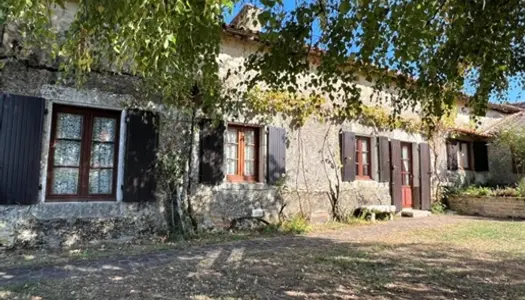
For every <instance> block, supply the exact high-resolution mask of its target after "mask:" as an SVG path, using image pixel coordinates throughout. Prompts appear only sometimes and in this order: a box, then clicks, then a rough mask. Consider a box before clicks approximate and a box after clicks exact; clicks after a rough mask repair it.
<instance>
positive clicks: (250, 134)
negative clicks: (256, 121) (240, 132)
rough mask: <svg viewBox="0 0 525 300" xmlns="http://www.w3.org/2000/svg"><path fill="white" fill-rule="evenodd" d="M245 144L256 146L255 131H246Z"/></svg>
mask: <svg viewBox="0 0 525 300" xmlns="http://www.w3.org/2000/svg"><path fill="white" fill-rule="evenodd" d="M244 143H245V144H246V145H254V144H255V131H254V130H250V129H245V130H244Z"/></svg>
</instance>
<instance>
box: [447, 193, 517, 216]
mask: <svg viewBox="0 0 525 300" xmlns="http://www.w3.org/2000/svg"><path fill="white" fill-rule="evenodd" d="M448 201H449V205H450V209H452V210H455V211H457V212H459V213H462V214H466V215H479V216H486V217H497V218H520V219H521V218H525V198H522V197H516V198H515V197H474V196H454V197H450V198H449V200H448Z"/></svg>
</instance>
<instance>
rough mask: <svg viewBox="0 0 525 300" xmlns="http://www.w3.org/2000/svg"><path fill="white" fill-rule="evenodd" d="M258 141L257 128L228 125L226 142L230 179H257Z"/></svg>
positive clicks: (251, 180)
mask: <svg viewBox="0 0 525 300" xmlns="http://www.w3.org/2000/svg"><path fill="white" fill-rule="evenodd" d="M258 141H259V132H258V129H257V128H253V127H242V126H228V133H227V137H226V144H225V147H226V149H225V152H226V166H227V167H226V169H227V172H226V173H227V178H228V180H230V181H234V182H241V181H248V182H255V181H257V171H258V170H257V165H258V151H257V150H258V144H259V143H258Z"/></svg>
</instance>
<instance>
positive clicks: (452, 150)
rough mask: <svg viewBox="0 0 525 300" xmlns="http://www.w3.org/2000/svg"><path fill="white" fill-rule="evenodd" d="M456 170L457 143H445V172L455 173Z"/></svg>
mask: <svg viewBox="0 0 525 300" xmlns="http://www.w3.org/2000/svg"><path fill="white" fill-rule="evenodd" d="M457 169H458V143H457V142H456V141H451V140H449V141H447V170H451V171H456V170H457Z"/></svg>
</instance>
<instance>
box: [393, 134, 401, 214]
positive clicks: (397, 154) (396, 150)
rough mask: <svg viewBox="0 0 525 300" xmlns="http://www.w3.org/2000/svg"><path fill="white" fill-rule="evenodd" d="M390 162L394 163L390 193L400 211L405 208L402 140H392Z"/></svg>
mask: <svg viewBox="0 0 525 300" xmlns="http://www.w3.org/2000/svg"><path fill="white" fill-rule="evenodd" d="M390 154H391V156H390V162H391V164H392V175H391V178H392V184H391V188H390V194H391V196H392V204H393V205H395V206H396V209H397V210H398V211H399V210H401V209H402V208H403V199H402V197H403V192H402V190H401V184H402V182H401V142H400V141H398V140H391V141H390Z"/></svg>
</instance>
